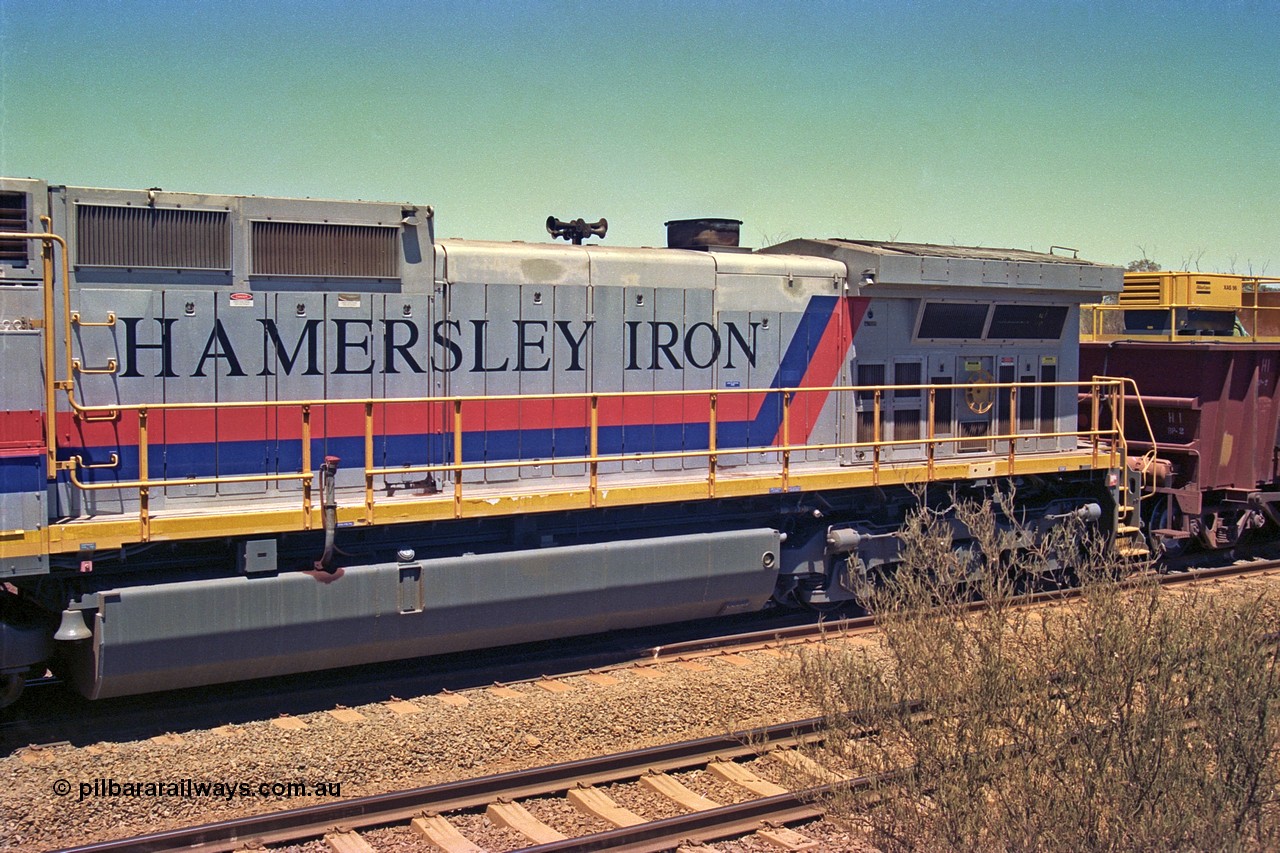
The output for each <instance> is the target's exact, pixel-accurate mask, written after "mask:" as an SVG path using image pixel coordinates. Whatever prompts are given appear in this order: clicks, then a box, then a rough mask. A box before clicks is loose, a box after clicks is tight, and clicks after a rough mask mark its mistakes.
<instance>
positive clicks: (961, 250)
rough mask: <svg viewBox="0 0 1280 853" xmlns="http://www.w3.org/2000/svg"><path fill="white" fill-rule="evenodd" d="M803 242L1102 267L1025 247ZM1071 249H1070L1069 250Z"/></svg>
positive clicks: (840, 240)
mask: <svg viewBox="0 0 1280 853" xmlns="http://www.w3.org/2000/svg"><path fill="white" fill-rule="evenodd" d="M806 242H814V243H830V244H835V245H840V246H856V247H858V248H860V249H862V250H863V251H867V252H871V253H873V254H879V255H916V256H918V257H932V258H973V259H977V260H986V261H1027V262H1031V263H1037V264H1074V265H1078V266H1091V267H1106V266H1111V264H1100V263H1097V262H1094V261H1087V260H1084V259H1083V258H1077V257H1070V256H1067V255H1055V254H1053V253H1052V252H1033V251H1030V250H1028V249H1001V248H993V247H990V246H944V245H941V244H939V243H896V242H890V241H880V240H853V239H850V238H847V237H829V238H827V239H825V240H812V241H806ZM1072 251H1074V250H1072Z"/></svg>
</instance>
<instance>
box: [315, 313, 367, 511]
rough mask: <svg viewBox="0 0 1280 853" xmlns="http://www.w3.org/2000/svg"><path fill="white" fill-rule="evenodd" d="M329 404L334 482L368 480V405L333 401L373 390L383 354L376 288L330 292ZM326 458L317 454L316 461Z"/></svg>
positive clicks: (327, 449) (328, 446) (327, 448)
mask: <svg viewBox="0 0 1280 853" xmlns="http://www.w3.org/2000/svg"><path fill="white" fill-rule="evenodd" d="M324 304H325V319H326V321H327V322H326V324H325V325H326V326H327V327H328V328H327V332H328V334H327V335H326V336H325V364H326V371H327V372H326V374H325V387H324V397H325V399H326V400H329V401H331V402H330V405H327V406H325V409H324V414H323V417H322V421H323V424H324V432H323V434H324V436H325V440H324V455H329V456H338V457H340V458H341V460H342V461H341V462H340V463H339V465H338V475H337V477H336V478H335V480H334V482H335V484H336V485H337V486H338V487H339V488H341V487H343V486H363V485H364V473H363V470H364V462H365V459H364V406H362V405H360V404H350V405H333V404H332V401H337V400H351V399H355V400H363V399H367V398H370V397H373V396H374V386H373V377H374V375H375V374H376V372H377V371H378V370H380V369H381V368H380V367H379V364H380V362H381V359H382V354H381V353H379V352H378V348H377V345H376V341H377V336H376V335H375V333H374V329H376V328H378V327H379V324H380V322H381V320H382V317H381V316H380V311H381V307H382V297H381V296H378V295H377V294H373V293H360V292H339V293H326V294H325V300H324ZM322 461H323V460H322V459H314V460H313V462H314V464H315V465H316V466H319V464H320V463H321V462H322Z"/></svg>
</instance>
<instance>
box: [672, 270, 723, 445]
mask: <svg viewBox="0 0 1280 853" xmlns="http://www.w3.org/2000/svg"><path fill="white" fill-rule="evenodd" d="M712 302H713V300H712V294H711V293H710V292H708V291H705V290H689V291H686V292H685V294H684V323H683V324H682V334H683V336H684V339H683V341H682V342H681V348H680V349H681V353H680V358H681V361H682V362H683V364H684V371H683V378H684V387H685V389H686V390H690V391H692V390H702V389H712V388H715V387H716V365H717V363H718V362H719V361H721V358H720V355H719V354H720V353H722V352H723V350H724V343H723V341H722V340H721V331H720V328H719V323H717V322H716V315H715V311H714V310H713V308H712ZM682 408H683V409H684V412H685V417H684V421H685V429H684V436H685V440H684V448H683V449H684V450H702V449H704V448H706V447H707V446H708V442H707V425H708V423H709V421H710V405H709V403H708V399H707V397H706V396H697V397H686V398H685V400H684V403H683V406H682ZM680 467H683V468H687V469H704V470H705V469H706V467H707V457H705V456H691V457H689V458H687V459H685V460H684V464H683V465H682V466H680Z"/></svg>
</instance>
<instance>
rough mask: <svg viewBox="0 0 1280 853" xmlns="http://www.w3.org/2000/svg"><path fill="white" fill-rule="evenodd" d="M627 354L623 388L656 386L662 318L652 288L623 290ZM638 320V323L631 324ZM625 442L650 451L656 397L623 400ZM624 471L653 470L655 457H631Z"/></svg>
mask: <svg viewBox="0 0 1280 853" xmlns="http://www.w3.org/2000/svg"><path fill="white" fill-rule="evenodd" d="M622 317H623V324H622V327H623V329H624V332H623V339H624V340H623V358H624V365H623V369H622V390H623V391H631V392H639V393H643V392H646V391H653V390H654V380H655V378H656V376H655V371H654V370H653V368H652V364H653V355H654V353H653V336H654V333H655V324H656V323H657V321H658V315H657V299H656V297H655V296H654V291H653V289H652V288H647V287H627V288H624V289H623V292H622ZM628 324H635V325H628ZM622 411H623V422H624V423H623V427H622V445H623V451H624V452H626V453H629V454H631V453H648V452H650V451H652V449H653V446H654V431H653V419H654V413H655V407H654V402H653V397H652V396H649V395H644V396H640V397H637V398H635V399H628V400H625V401H624V402H623V404H622ZM622 464H623V470H624V471H632V472H634V471H650V470H652V469H653V460H651V459H644V460H633V459H627V460H626V461H624V462H623V463H622Z"/></svg>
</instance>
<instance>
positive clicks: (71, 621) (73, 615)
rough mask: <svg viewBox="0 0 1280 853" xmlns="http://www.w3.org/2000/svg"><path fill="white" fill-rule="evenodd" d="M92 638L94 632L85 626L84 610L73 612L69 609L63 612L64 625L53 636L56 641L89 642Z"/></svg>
mask: <svg viewBox="0 0 1280 853" xmlns="http://www.w3.org/2000/svg"><path fill="white" fill-rule="evenodd" d="M92 636H93V632H92V631H90V630H89V626H88V625H86V624H84V611H83V610H72V609H71V608H70V607H68V608H67V609H66V610H64V611H62V624H60V625H59V626H58V630H57V631H55V632H54V635H53V638H54V639H55V640H67V641H75V640H87V639H89V638H90V637H92Z"/></svg>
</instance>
